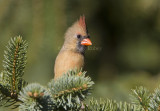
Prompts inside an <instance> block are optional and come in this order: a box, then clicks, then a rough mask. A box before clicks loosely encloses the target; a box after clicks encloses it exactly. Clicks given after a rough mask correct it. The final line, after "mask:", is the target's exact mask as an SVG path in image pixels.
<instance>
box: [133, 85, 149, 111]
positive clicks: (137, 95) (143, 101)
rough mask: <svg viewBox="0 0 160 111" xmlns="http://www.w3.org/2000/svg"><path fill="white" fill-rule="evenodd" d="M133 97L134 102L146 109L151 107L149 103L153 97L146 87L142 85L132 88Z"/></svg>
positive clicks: (146, 110)
mask: <svg viewBox="0 0 160 111" xmlns="http://www.w3.org/2000/svg"><path fill="white" fill-rule="evenodd" d="M131 97H132V103H134V104H137V105H141V106H142V107H143V108H144V110H145V111H148V109H149V107H150V106H149V103H150V99H151V94H150V92H149V91H148V90H147V89H146V88H144V87H142V86H140V87H136V89H132V94H131Z"/></svg>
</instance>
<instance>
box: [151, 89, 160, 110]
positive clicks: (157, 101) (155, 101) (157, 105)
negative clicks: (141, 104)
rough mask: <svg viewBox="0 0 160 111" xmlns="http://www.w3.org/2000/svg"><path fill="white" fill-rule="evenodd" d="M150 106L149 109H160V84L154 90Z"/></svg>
mask: <svg viewBox="0 0 160 111" xmlns="http://www.w3.org/2000/svg"><path fill="white" fill-rule="evenodd" d="M149 106H150V108H149V111H160V86H159V87H158V88H156V89H155V90H154V93H153V94H152V98H151V99H150V103H149Z"/></svg>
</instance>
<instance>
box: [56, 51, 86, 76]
mask: <svg viewBox="0 0 160 111" xmlns="http://www.w3.org/2000/svg"><path fill="white" fill-rule="evenodd" d="M83 65H84V56H83V55H82V54H80V53H76V52H72V51H63V52H60V53H59V54H58V56H57V58H56V62H55V67H54V72H55V78H57V77H60V76H61V75H62V74H63V73H66V72H68V71H69V70H71V69H75V68H77V69H80V68H81V67H83Z"/></svg>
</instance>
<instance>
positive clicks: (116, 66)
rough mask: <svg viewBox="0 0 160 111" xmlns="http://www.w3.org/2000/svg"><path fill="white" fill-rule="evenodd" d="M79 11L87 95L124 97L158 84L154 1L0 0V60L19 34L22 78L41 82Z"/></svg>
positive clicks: (159, 39)
mask: <svg viewBox="0 0 160 111" xmlns="http://www.w3.org/2000/svg"><path fill="white" fill-rule="evenodd" d="M83 14H84V15H85V16H86V21H87V25H88V30H89V33H90V36H91V40H92V42H93V45H92V46H91V47H89V48H88V50H87V51H86V60H85V61H86V62H85V68H84V70H86V71H88V75H89V76H91V78H92V79H93V80H94V82H95V85H94V90H93V94H92V95H91V96H94V97H102V98H110V99H116V100H117V101H120V100H122V101H129V93H130V89H131V88H134V87H135V86H139V85H143V86H146V87H147V88H149V89H150V90H153V89H154V88H155V87H157V86H158V84H159V83H160V82H159V79H160V73H159V72H160V1H159V0H0V60H1V61H2V60H3V50H5V49H6V47H5V46H6V45H7V42H8V40H10V38H11V37H15V36H17V35H21V36H22V37H23V39H24V40H27V41H28V43H29V48H28V64H27V66H26V69H25V75H24V78H25V79H26V80H27V81H29V82H39V83H41V84H43V85H46V84H47V82H49V81H50V80H51V79H52V78H53V77H54V74H53V67H54V61H55V58H56V56H57V54H58V52H59V50H60V47H61V46H62V44H63V40H64V38H63V36H64V33H65V31H66V29H67V28H68V27H69V26H71V25H72V23H73V22H75V21H76V20H77V19H79V17H80V15H83ZM0 70H3V67H2V65H1V66H0Z"/></svg>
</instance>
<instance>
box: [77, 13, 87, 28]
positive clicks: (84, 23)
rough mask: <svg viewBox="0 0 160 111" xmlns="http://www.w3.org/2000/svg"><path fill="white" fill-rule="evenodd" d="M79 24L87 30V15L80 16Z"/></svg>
mask: <svg viewBox="0 0 160 111" xmlns="http://www.w3.org/2000/svg"><path fill="white" fill-rule="evenodd" d="M78 23H79V25H80V26H81V27H82V28H83V29H84V30H86V22H85V16H84V15H83V16H80V19H79V21H78Z"/></svg>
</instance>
